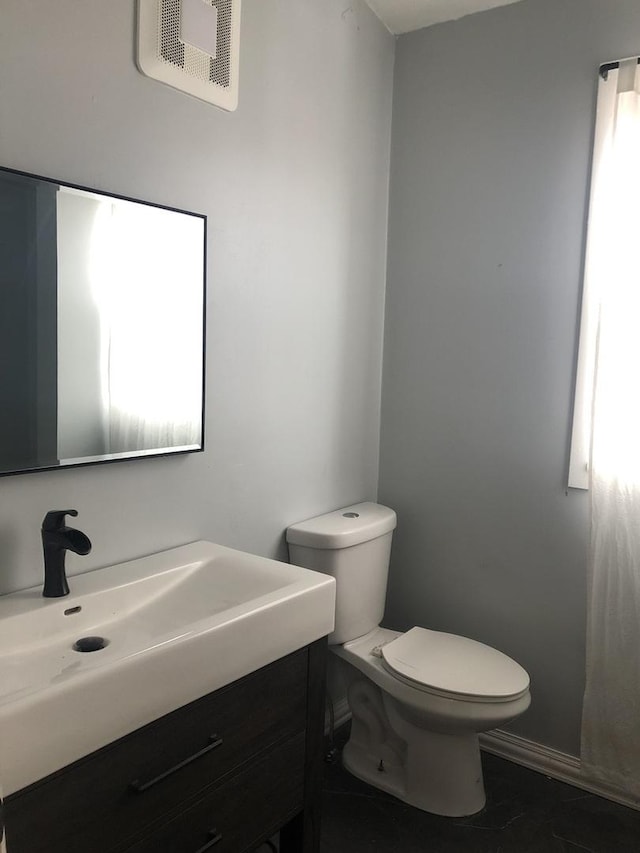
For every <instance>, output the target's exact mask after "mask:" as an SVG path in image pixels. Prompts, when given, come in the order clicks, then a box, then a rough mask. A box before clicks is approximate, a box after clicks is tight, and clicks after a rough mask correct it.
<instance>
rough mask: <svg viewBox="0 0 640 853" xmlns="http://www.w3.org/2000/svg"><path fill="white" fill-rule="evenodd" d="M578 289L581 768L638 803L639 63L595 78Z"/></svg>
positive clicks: (639, 682) (639, 722)
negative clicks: (584, 564)
mask: <svg viewBox="0 0 640 853" xmlns="http://www.w3.org/2000/svg"><path fill="white" fill-rule="evenodd" d="M600 90H601V91H600V96H599V109H598V124H599V127H598V134H597V137H596V156H595V159H594V177H593V187H592V200H591V211H590V220H589V235H588V253H587V271H586V285H585V287H586V291H585V299H588V300H589V303H590V306H591V307H590V315H591V317H592V319H593V325H594V328H595V331H596V338H595V350H594V353H595V360H594V369H593V389H592V398H591V399H592V423H591V460H590V465H589V470H590V484H589V485H590V492H589V494H590V500H591V541H590V554H589V580H588V584H589V585H588V614H587V681H586V691H585V699H584V708H583V720H582V749H581V761H582V768H583V773H584V774H585V775H586V776H588V777H592V778H593V779H594V780H597V781H599V782H600V783H603V784H605V785H606V786H607V787H609V788H610V789H613V790H616V791H618V792H619V793H622V794H623V795H625V796H627V797H629V798H631V799H634V798H637V799H638V800H640V67H639V66H638V63H637V61H636V60H635V59H634V60H632V61H629V62H625V63H621V64H620V68H619V69H614V70H612V71H610V72H609V73H608V76H607V79H606V80H603V81H602V82H601V84H600Z"/></svg>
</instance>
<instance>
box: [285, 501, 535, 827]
mask: <svg viewBox="0 0 640 853" xmlns="http://www.w3.org/2000/svg"><path fill="white" fill-rule="evenodd" d="M395 527H396V514H395V512H394V511H393V510H392V509H389V508H388V507H385V506H381V505H380V504H376V503H370V502H368V503H359V504H354V505H353V506H348V507H345V508H343V509H339V510H336V511H335V512H330V513H327V514H325V515H321V516H318V517H316V518H311V519H309V520H307V521H302V522H299V523H298V524H294V525H292V526H291V527H289V528H288V529H287V543H288V545H289V558H290V561H291V562H292V563H294V564H295V565H298V566H302V567H305V568H309V569H314V570H316V571H320V572H324V573H325V574H329V575H332V576H333V577H334V578H335V579H336V614H335V630H334V631H333V633H332V634H330V635H329V645H330V649H331V651H332V652H333V653H334V654H336V655H337V656H338V657H340V658H341V659H342V660H344V661H345V662H346V663H348V664H349V667H348V670H349V673H350V683H349V687H348V695H347V698H348V702H349V708H350V711H351V717H352V722H351V735H350V738H349V741H348V743H347V744H346V746H345V748H344V751H343V756H342V758H343V763H344V766H345V767H346V769H347V770H349V772H351V773H352V774H353V775H354V776H357V777H358V778H360V779H362V780H364V781H365V782H368V783H369V784H370V785H373V786H374V787H376V788H379V789H381V790H383V791H387V792H388V793H390V794H393V795H394V796H395V797H398V799H400V800H403V801H404V802H406V803H409V804H410V805H412V806H416V807H417V808H419V809H423V810H424V811H427V812H431V813H433V814H438V815H446V816H449V817H462V816H465V815H471V814H475V813H476V812H478V811H480V810H481V809H482V808H483V807H484V804H485V791H484V782H483V777H482V764H481V760H480V747H479V743H478V734H479V733H480V732H485V731H489V730H490V729H494V728H496V727H497V726H500V725H503V724H504V723H506V722H507V721H508V720H512V719H513V718H514V717H517V716H518V715H519V714H522V713H523V711H526V709H527V708H528V707H529V704H530V701H531V696H530V693H529V676H528V674H527V672H526V671H525V670H524V669H523V668H522V667H521V666H520V665H519V664H518V663H516V662H515V661H514V660H512V659H511V658H509V657H507V655H505V654H503V653H502V652H499V651H497V650H496V649H493V648H491V647H489V646H486V645H484V644H483V643H478V642H476V641H475V640H471V639H467V638H466V637H459V636H456V635H454V634H446V633H442V632H439V631H430V630H429V629H427V628H422V627H415V628H411V630H409V631H406V632H404V633H403V632H399V631H391V630H389V629H387V628H381V627H380V621H381V619H382V616H383V612H384V605H385V597H386V589H387V574H388V569H389V556H390V552H391V539H392V536H393V531H394V529H395Z"/></svg>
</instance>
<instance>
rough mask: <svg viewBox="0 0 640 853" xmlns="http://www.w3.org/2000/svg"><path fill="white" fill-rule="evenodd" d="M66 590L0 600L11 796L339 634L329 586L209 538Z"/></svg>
mask: <svg viewBox="0 0 640 853" xmlns="http://www.w3.org/2000/svg"><path fill="white" fill-rule="evenodd" d="M70 585H71V593H70V594H69V595H68V596H65V597H63V598H55V599H44V598H42V594H41V592H42V591H41V588H40V587H38V588H34V589H30V590H24V591H22V592H17V593H12V594H10V595H6V596H2V597H0V650H1V651H0V766H2V785H3V789H4V794H5V796H6V795H7V794H9V793H12V792H14V791H17V790H19V789H21V788H23V787H26V786H27V785H29V784H31V783H33V782H35V781H37V780H38V779H40V778H43V777H44V776H46V775H48V774H50V773H52V772H54V771H55V770H58V769H60V768H61V767H64V766H66V765H67V764H69V763H71V762H72V761H75V760H77V759H79V758H81V757H83V756H84V755H87V754H89V753H90V752H93V751H95V750H96V749H99V748H100V747H102V746H105V745H107V744H108V743H111V742H112V741H114V740H117V739H118V738H120V737H123V736H124V735H126V734H129V733H130V732H132V731H134V730H135V729H137V728H139V727H140V726H143V725H145V724H147V723H149V722H152V721H153V720H155V719H157V718H159V717H161V716H163V715H164V714H167V713H169V712H171V711H174V710H176V709H177V708H180V707H182V706H183V705H185V704H187V703H189V702H192V701H194V700H195V699H198V698H200V697H201V696H204V695H206V694H208V693H211V692H212V691H214V690H217V689H218V688H220V687H224V686H225V685H227V684H230V683H231V682H233V681H235V680H236V679H238V678H241V677H242V676H244V675H247V674H248V673H250V672H253V671H254V670H256V669H259V668H260V667H262V666H265V665H266V664H268V663H271V662H272V661H274V660H277V659H278V658H280V657H283V656H284V655H286V654H289V653H290V652H293V651H295V650H296V649H299V648H302V647H303V646H305V645H307V644H308V643H311V642H313V641H314V640H317V639H319V638H321V637H323V636H325V635H327V634H329V633H330V632H331V631H332V630H333V621H334V608H335V581H334V579H333V578H331V577H329V576H327V575H323V574H320V573H318V572H313V571H309V570H308V569H303V568H299V567H298V566H292V565H290V564H288V563H282V562H278V561H277V560H270V559H267V558H264V557H259V556H255V555H252V554H246V553H244V552H242V551H237V550H234V549H231V548H226V547H224V546H221V545H215V544H213V543H211V542H204V541H200V542H193V543H191V544H189V545H183V546H180V547H178V548H174V549H171V550H169V551H163V552H160V553H158V554H153V555H150V556H148V557H142V558H140V559H136V560H131V561H129V562H126V563H120V564H117V565H115V566H110V567H107V568H104V569H98V570H95V571H91V572H87V573H86V574H83V575H76V576H74V577H73V578H71V579H70ZM85 636H101V637H104V638H105V639H106V640H107V641H108V645H107V646H106V647H105V648H104V649H100V650H98V651H95V652H88V653H82V652H77V651H74V650H73V649H72V645H73V643H74V642H75V640H77V639H79V638H80V637H85Z"/></svg>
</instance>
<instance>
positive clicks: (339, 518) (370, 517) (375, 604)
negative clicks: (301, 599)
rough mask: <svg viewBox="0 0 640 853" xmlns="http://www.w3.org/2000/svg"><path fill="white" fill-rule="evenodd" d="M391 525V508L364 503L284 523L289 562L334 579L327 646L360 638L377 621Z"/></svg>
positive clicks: (393, 522) (383, 595) (381, 608)
mask: <svg viewBox="0 0 640 853" xmlns="http://www.w3.org/2000/svg"><path fill="white" fill-rule="evenodd" d="M395 526H396V514H395V512H394V511H393V510H392V509H389V508H388V507H386V506H381V505H380V504H376V503H370V502H367V503H359V504H353V505H352V506H347V507H344V508H343V509H338V510H335V511H334V512H329V513H326V514H325V515H319V516H316V517H315V518H310V519H308V520H307V521H301V522H299V523H298V524H293V525H292V526H291V527H289V528H287V543H288V545H289V560H290V562H291V563H293V564H294V565H296V566H302V567H303V568H307V569H314V570H315V571H318V572H324V573H325V574H327V575H332V576H333V577H334V578H335V579H336V623H335V629H334V631H333V633H332V634H330V635H329V643H330V644H331V645H339V644H342V643H346V642H348V641H349V640H354V639H355V638H356V637H362V636H363V635H364V634H367V633H368V632H369V631H372V630H373V629H374V628H376V627H377V626H378V625H379V624H380V621H381V620H382V615H383V613H384V603H385V598H386V594H387V576H388V572H389V555H390V553H391V537H392V536H393V531H394V529H395Z"/></svg>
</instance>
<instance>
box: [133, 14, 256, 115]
mask: <svg viewBox="0 0 640 853" xmlns="http://www.w3.org/2000/svg"><path fill="white" fill-rule="evenodd" d="M184 4H189V6H190V9H187V8H185V5H184ZM203 6H206V7H207V8H208V9H210V14H204V15H203V10H202V7H203ZM194 7H195V8H194ZM198 7H200V8H198ZM189 11H192V12H195V13H197V16H198V19H199V20H203V21H204V22H205V24H208V25H209V26H210V27H211V32H209V33H204V34H203V36H202V38H201V39H200V38H198V41H199V42H200V43H199V45H196V44H193V43H190V42H189V41H188V40H187V39H186V38H185V37H183V33H184V29H183V27H182V24H183V16H184V15H185V14H186V12H189ZM239 35H240V0H138V57H137V59H138V67H139V69H140V71H142V73H143V74H146V75H147V76H149V77H152V78H153V79H155V80H160V81H161V82H163V83H166V84H168V85H169V86H173V87H174V88H176V89H180V90H182V91H183V92H187V93H189V94H190V95H195V97H197V98H201V99H202V100H205V101H207V102H209V103H211V104H215V105H216V106H219V107H222V108H223V109H226V110H235V109H236V107H237V104H238V54H239ZM205 36H206V38H205ZM195 40H196V39H195V38H194V41H195ZM205 41H206V42H207V43H208V44H211V49H210V50H203V49H202V42H205Z"/></svg>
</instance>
